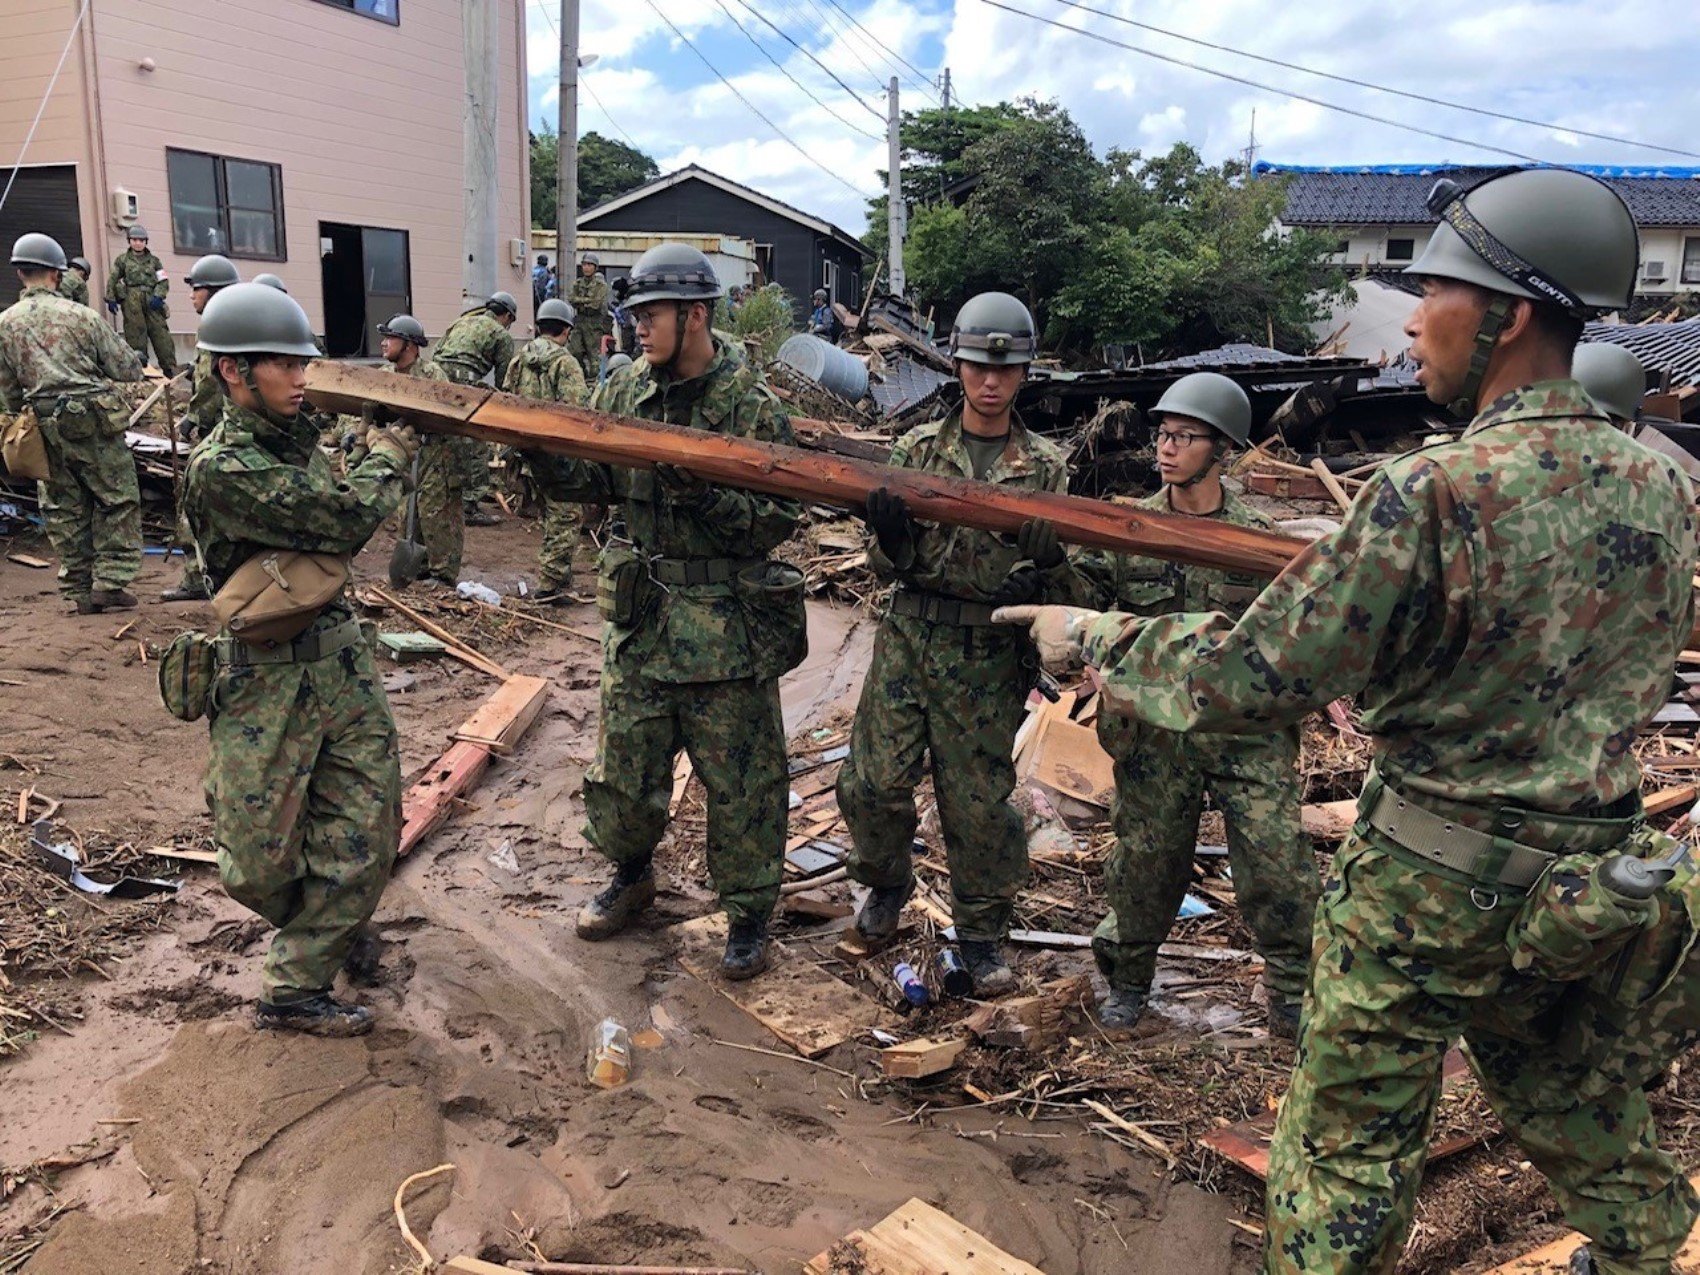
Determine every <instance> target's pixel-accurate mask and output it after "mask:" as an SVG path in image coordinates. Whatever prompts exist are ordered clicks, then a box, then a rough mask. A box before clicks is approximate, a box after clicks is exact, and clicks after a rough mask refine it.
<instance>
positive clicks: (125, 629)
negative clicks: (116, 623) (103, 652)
mask: <svg viewBox="0 0 1700 1275" xmlns="http://www.w3.org/2000/svg"><path fill="white" fill-rule="evenodd" d="M140 623H141V620H140V619H135V620H131V621H130V622H129V623H128V624H126V625H124V626H123V627H122V628H120V629H119V630H118V632H116V633H114V634H113V635H112V640H113V641H114V642H121V641H123V639H124V635H125V634H126V633H128V632H129V631H130V630H131V629H133V628H135V627H136V626H137V625H138V624H140Z"/></svg>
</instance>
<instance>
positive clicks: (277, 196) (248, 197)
mask: <svg viewBox="0 0 1700 1275" xmlns="http://www.w3.org/2000/svg"><path fill="white" fill-rule="evenodd" d="M165 172H166V177H167V180H168V181H169V184H170V186H171V241H172V244H173V246H175V247H176V249H177V251H178V252H180V253H183V254H184V255H185V256H200V255H202V254H204V253H209V252H221V253H223V254H224V255H225V256H227V257H247V258H250V259H252V260H258V261H284V260H286V259H287V257H288V253H287V251H286V248H285V242H284V235H283V169H281V168H280V167H278V166H277V165H276V164H265V163H261V162H259V161H258V160H251V159H227V158H225V157H224V156H222V155H204V154H202V153H201V152H200V151H180V150H171V149H167V150H166V152H165Z"/></svg>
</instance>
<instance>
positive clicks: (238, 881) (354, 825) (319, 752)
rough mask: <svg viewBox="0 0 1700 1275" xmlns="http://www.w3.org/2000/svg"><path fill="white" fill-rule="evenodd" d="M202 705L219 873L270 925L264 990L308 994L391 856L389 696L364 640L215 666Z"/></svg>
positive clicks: (344, 948) (271, 997)
mask: <svg viewBox="0 0 1700 1275" xmlns="http://www.w3.org/2000/svg"><path fill="white" fill-rule="evenodd" d="M318 623H319V624H321V625H324V624H325V623H326V621H324V620H320V621H319V622H318ZM212 701H213V709H214V712H213V714H212V726H211V730H212V749H211V753H210V755H209V758H208V762H207V793H208V797H209V799H210V803H211V806H212V812H213V831H214V836H215V837H216V840H217V845H218V870H219V877H220V879H221V880H222V881H223V883H224V888H225V891H226V892H227V893H228V894H229V895H230V897H231V898H233V899H235V900H236V901H237V902H238V903H240V904H242V905H243V906H244V907H247V908H250V909H252V910H253V911H255V912H257V913H259V914H260V915H261V916H262V917H264V918H265V919H266V920H267V921H269V922H270V923H271V924H272V925H275V926H276V927H277V933H276V934H274V935H273V936H272V943H271V950H270V952H269V953H268V954H267V956H266V963H265V971H264V975H263V994H264V999H265V1000H266V1001H268V1002H269V1003H271V1004H274V1005H286V1004H292V1003H296V1002H300V1001H304V1000H308V999H310V998H312V997H314V996H317V995H319V994H320V993H321V992H325V991H328V990H329V989H330V987H331V983H332V981H333V980H334V979H335V977H336V973H337V970H338V969H339V968H341V966H342V961H343V958H344V957H345V956H347V955H348V949H349V947H350V946H351V945H352V944H353V942H354V939H355V936H356V934H357V933H358V931H359V929H360V927H361V926H362V925H364V924H365V923H366V922H367V921H368V920H369V919H370V918H371V916H372V913H373V912H374V911H376V910H377V906H378V899H379V896H381V895H382V894H383V892H384V885H385V884H386V883H387V882H388V881H389V879H390V868H391V866H392V865H393V864H394V862H395V855H396V847H397V844H398V842H399V840H400V836H401V766H400V758H399V755H398V752H397V739H396V728H395V721H394V719H393V718H391V716H390V706H389V701H388V700H387V699H386V698H385V696H384V688H383V684H382V682H381V681H380V680H379V678H378V674H377V671H376V669H375V668H374V667H373V663H372V654H371V650H370V648H369V647H368V646H367V644H366V643H365V642H357V643H356V644H355V645H353V646H351V647H347V648H345V649H344V650H342V651H339V652H337V653H336V654H334V655H330V656H327V657H326V658H324V659H322V660H315V661H312V662H311V663H300V664H268V665H263V666H259V667H227V668H225V669H221V670H220V674H219V679H218V681H217V682H216V683H215V686H214V691H213V696H212Z"/></svg>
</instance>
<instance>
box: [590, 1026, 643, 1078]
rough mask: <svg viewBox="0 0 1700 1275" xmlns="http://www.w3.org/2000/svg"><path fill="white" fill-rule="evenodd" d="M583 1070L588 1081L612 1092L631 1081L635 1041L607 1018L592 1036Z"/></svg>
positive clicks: (623, 1029)
mask: <svg viewBox="0 0 1700 1275" xmlns="http://www.w3.org/2000/svg"><path fill="white" fill-rule="evenodd" d="M584 1070H585V1078H586V1079H588V1080H589V1081H590V1083H591V1084H593V1085H596V1086H598V1087H599V1088H602V1089H613V1088H615V1087H617V1086H619V1085H623V1084H625V1083H626V1081H627V1080H629V1079H631V1074H632V1040H631V1037H630V1036H628V1035H627V1034H626V1029H625V1028H624V1027H622V1026H620V1024H619V1023H617V1022H616V1021H614V1020H613V1019H612V1018H604V1019H603V1020H602V1021H601V1022H600V1023H598V1024H596V1030H595V1031H594V1032H592V1033H591V1036H590V1054H589V1057H588V1058H587V1059H586V1060H585V1069H584Z"/></svg>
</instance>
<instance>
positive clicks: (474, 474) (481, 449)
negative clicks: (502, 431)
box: [454, 438, 496, 509]
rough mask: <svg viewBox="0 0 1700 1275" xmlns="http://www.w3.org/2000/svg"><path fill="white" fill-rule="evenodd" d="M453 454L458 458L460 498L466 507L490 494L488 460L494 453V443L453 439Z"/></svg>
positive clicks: (490, 483) (471, 439)
mask: <svg viewBox="0 0 1700 1275" xmlns="http://www.w3.org/2000/svg"><path fill="white" fill-rule="evenodd" d="M454 448H455V454H456V456H458V457H459V460H460V499H461V503H462V504H464V505H465V506H466V507H467V508H468V509H470V508H472V507H473V506H474V505H476V504H477V503H478V502H479V501H481V500H483V499H484V497H486V496H488V495H489V494H490V491H491V488H492V487H493V486H494V484H493V483H492V482H491V480H490V461H491V459H492V458H493V457H494V456H495V454H496V448H495V445H494V444H492V443H481V442H479V441H478V440H477V439H476V438H457V439H455V440H454Z"/></svg>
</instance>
